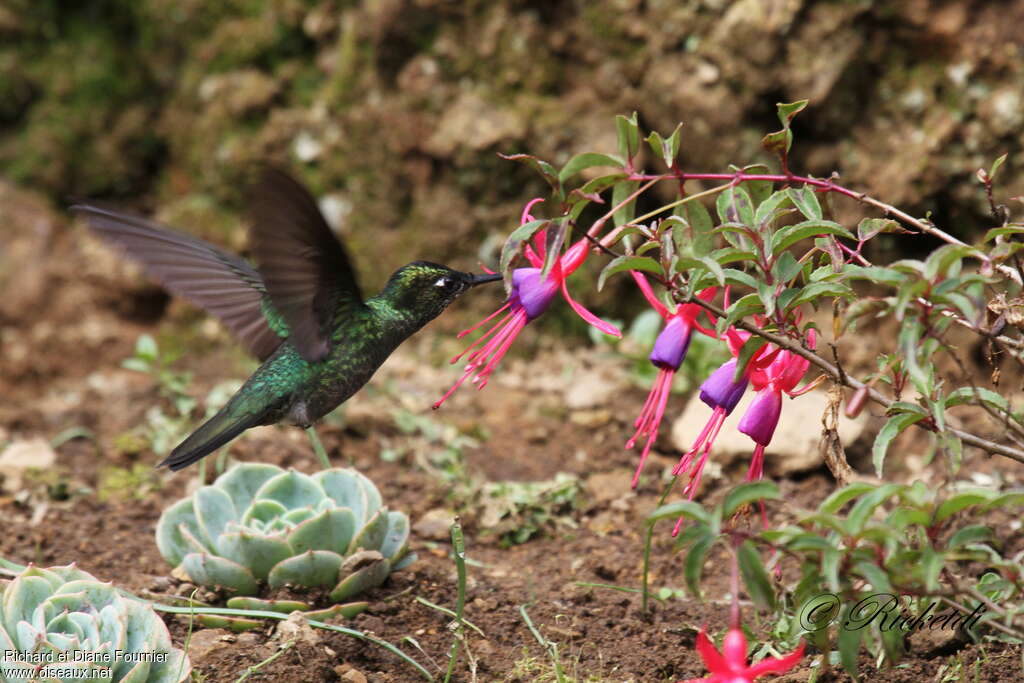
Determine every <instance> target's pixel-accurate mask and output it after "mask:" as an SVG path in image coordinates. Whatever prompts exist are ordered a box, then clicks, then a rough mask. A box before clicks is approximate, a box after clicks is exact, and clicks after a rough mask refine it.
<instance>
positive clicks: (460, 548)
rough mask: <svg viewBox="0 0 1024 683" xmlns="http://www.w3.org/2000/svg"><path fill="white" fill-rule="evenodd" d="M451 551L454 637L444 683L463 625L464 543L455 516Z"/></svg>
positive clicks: (452, 668)
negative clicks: (453, 573) (454, 593)
mask: <svg viewBox="0 0 1024 683" xmlns="http://www.w3.org/2000/svg"><path fill="white" fill-rule="evenodd" d="M452 553H453V554H454V556H455V572H456V574H457V577H458V578H457V583H456V590H457V593H456V597H455V639H454V640H452V649H451V652H449V653H448V672H447V673H445V675H444V681H445V683H448V681H450V680H451V677H452V674H453V673H455V662H456V661H457V660H458V657H459V646H460V645H461V644H462V638H463V631H464V628H463V625H462V610H463V609H464V608H465V607H466V544H465V539H464V538H463V536H462V524H460V523H459V518H458V517H456V518H455V521H454V522H452Z"/></svg>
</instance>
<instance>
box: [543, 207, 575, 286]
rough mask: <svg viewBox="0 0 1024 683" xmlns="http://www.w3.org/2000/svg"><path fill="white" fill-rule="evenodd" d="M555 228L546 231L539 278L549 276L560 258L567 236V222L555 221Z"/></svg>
mask: <svg viewBox="0 0 1024 683" xmlns="http://www.w3.org/2000/svg"><path fill="white" fill-rule="evenodd" d="M555 226H556V228H555V229H554V230H548V231H547V233H546V235H545V237H546V238H547V239H546V240H545V243H544V266H543V267H542V268H541V269H540V272H541V276H542V277H545V278H546V277H547V276H548V275H550V274H551V269H552V268H554V267H555V264H556V263H557V262H558V259H560V258H562V246H563V245H564V244H565V240H566V237H567V236H568V235H569V221H566V220H558V221H555Z"/></svg>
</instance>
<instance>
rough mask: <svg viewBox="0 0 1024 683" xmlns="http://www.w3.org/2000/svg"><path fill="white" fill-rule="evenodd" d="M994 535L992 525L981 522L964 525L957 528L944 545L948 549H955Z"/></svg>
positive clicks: (985, 539)
mask: <svg viewBox="0 0 1024 683" xmlns="http://www.w3.org/2000/svg"><path fill="white" fill-rule="evenodd" d="M994 536H995V534H994V532H993V531H992V527H990V526H984V525H982V524H971V525H970V526H965V527H964V528H962V529H957V530H956V533H954V534H953V535H952V536H950V537H949V540H948V541H947V542H946V547H947V548H949V549H950V550H956V549H957V548H962V547H963V546H965V545H968V544H971V543H980V542H981V541H987V540H989V539H991V538H993V537H994Z"/></svg>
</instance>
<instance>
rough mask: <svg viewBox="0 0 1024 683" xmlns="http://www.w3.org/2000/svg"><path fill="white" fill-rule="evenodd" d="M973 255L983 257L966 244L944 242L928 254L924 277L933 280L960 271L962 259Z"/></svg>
mask: <svg viewBox="0 0 1024 683" xmlns="http://www.w3.org/2000/svg"><path fill="white" fill-rule="evenodd" d="M967 257H974V258H978V259H982V260H983V259H984V255H983V254H982V253H981V252H980V251H978V250H977V249H975V248H974V247H969V246H967V245H966V244H944V245H942V246H941V247H939V248H938V249H936V250H935V251H933V252H932V253H931V254H929V255H928V258H927V260H926V261H925V262H924V278H925V279H926V280H929V281H931V280H934V279H935V278H936V277H938V276H940V275H941V276H943V277H948V276H949V275H951V274H952V275H956V274H958V273H959V272H960V264H961V261H963V259H965V258H967Z"/></svg>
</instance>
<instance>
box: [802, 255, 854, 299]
mask: <svg viewBox="0 0 1024 683" xmlns="http://www.w3.org/2000/svg"><path fill="white" fill-rule="evenodd" d="M787 253H788V252H787ZM856 296H857V295H856V294H854V292H853V290H852V289H850V288H849V287H847V286H846V285H844V284H843V283H841V282H812V283H811V284H809V285H807V286H806V287H804V288H803V289H801V290H800V293H799V294H797V295H796V297H794V299H793V300H792V301H791V302H790V304H789V305H790V307H794V308H795V307H796V306H799V305H800V304H805V303H810V302H816V301H817V300H818V299H821V298H825V297H829V298H836V299H838V298H840V297H841V298H843V299H854V298H856Z"/></svg>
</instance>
